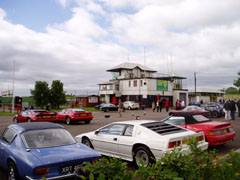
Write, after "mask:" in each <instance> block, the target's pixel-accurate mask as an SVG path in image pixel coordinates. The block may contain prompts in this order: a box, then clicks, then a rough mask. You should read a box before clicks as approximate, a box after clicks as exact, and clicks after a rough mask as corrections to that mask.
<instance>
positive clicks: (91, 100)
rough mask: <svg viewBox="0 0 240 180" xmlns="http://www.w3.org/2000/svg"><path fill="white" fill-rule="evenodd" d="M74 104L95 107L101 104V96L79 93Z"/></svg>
mask: <svg viewBox="0 0 240 180" xmlns="http://www.w3.org/2000/svg"><path fill="white" fill-rule="evenodd" d="M74 104H75V106H77V107H94V106H96V105H97V104H99V96H96V95H77V96H76V100H75V102H74Z"/></svg>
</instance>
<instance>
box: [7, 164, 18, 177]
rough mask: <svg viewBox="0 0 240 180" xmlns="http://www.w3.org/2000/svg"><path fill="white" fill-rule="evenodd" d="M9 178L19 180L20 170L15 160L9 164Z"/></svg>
mask: <svg viewBox="0 0 240 180" xmlns="http://www.w3.org/2000/svg"><path fill="white" fill-rule="evenodd" d="M8 180H18V172H17V168H16V165H15V164H14V163H13V162H10V163H9V164H8Z"/></svg>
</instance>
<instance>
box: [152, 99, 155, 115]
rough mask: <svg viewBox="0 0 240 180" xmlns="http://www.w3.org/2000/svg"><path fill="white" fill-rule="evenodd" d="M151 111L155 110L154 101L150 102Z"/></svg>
mask: <svg viewBox="0 0 240 180" xmlns="http://www.w3.org/2000/svg"><path fill="white" fill-rule="evenodd" d="M152 111H153V112H154V111H155V102H154V101H153V102H152Z"/></svg>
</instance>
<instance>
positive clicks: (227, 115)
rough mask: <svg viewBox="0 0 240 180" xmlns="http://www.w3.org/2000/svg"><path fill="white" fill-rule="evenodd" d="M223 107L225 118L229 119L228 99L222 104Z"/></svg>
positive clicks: (229, 104) (229, 106)
mask: <svg viewBox="0 0 240 180" xmlns="http://www.w3.org/2000/svg"><path fill="white" fill-rule="evenodd" d="M223 108H224V109H225V120H230V111H231V103H230V100H227V101H226V102H225V103H224V105H223Z"/></svg>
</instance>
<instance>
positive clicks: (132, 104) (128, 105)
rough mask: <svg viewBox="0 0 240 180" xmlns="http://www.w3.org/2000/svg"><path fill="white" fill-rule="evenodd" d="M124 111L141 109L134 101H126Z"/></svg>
mask: <svg viewBox="0 0 240 180" xmlns="http://www.w3.org/2000/svg"><path fill="white" fill-rule="evenodd" d="M123 107H124V109H129V110H130V109H139V104H138V103H136V102H134V101H125V102H123Z"/></svg>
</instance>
